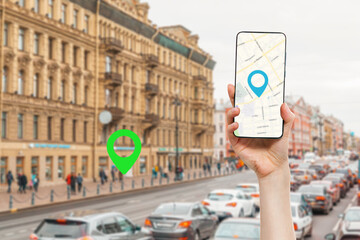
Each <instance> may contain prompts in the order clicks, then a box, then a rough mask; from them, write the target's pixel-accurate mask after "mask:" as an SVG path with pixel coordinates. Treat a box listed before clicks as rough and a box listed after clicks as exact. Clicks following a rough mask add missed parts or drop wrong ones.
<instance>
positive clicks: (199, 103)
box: [192, 98, 208, 108]
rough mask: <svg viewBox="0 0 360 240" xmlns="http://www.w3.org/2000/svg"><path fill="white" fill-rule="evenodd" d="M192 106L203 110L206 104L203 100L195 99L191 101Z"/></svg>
mask: <svg viewBox="0 0 360 240" xmlns="http://www.w3.org/2000/svg"><path fill="white" fill-rule="evenodd" d="M192 103H193V106H194V107H200V108H203V107H204V106H206V105H207V104H208V103H207V102H206V101H205V99H200V98H195V99H193V100H192Z"/></svg>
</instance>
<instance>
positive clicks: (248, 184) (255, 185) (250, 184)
mask: <svg viewBox="0 0 360 240" xmlns="http://www.w3.org/2000/svg"><path fill="white" fill-rule="evenodd" d="M244 185H245V186H254V187H259V184H258V183H239V184H238V185H236V186H244Z"/></svg>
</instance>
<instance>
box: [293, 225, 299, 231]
mask: <svg viewBox="0 0 360 240" xmlns="http://www.w3.org/2000/svg"><path fill="white" fill-rule="evenodd" d="M294 230H295V231H297V230H298V225H297V224H296V223H294Z"/></svg>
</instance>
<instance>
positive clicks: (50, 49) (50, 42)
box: [48, 38, 54, 59]
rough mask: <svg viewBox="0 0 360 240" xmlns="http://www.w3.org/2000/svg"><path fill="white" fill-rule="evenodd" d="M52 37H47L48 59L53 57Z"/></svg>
mask: <svg viewBox="0 0 360 240" xmlns="http://www.w3.org/2000/svg"><path fill="white" fill-rule="evenodd" d="M53 40H54V39H53V38H49V49H48V50H49V52H48V56H49V59H53Z"/></svg>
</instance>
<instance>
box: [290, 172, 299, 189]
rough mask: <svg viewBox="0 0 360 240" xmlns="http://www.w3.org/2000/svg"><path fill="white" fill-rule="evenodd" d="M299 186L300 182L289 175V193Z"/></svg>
mask: <svg viewBox="0 0 360 240" xmlns="http://www.w3.org/2000/svg"><path fill="white" fill-rule="evenodd" d="M300 186H301V181H300V180H298V179H296V178H295V176H294V175H290V191H292V192H295V191H296V190H298V189H299V187H300Z"/></svg>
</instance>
